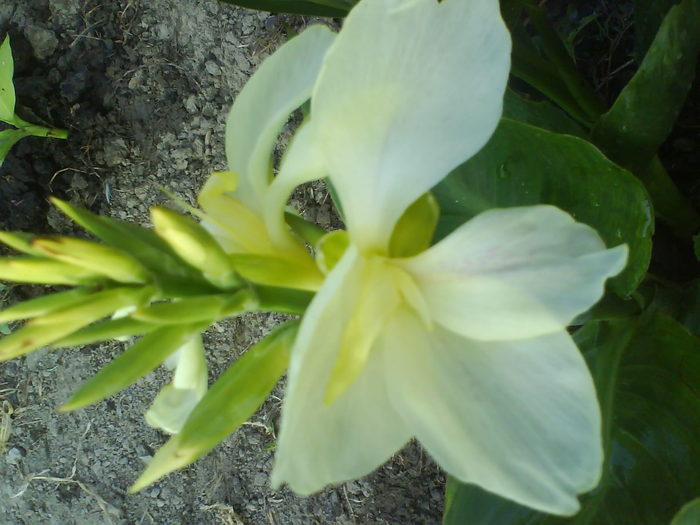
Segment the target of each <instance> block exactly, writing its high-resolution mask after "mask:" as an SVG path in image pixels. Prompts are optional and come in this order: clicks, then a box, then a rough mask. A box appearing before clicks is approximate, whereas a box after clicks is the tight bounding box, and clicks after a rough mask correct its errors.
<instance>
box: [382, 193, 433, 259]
mask: <svg viewBox="0 0 700 525" xmlns="http://www.w3.org/2000/svg"><path fill="white" fill-rule="evenodd" d="M439 218H440V206H439V205H438V203H437V200H436V199H435V196H434V195H433V194H432V193H430V192H427V193H424V194H423V195H422V196H421V197H420V198H418V200H416V201H415V202H414V203H413V204H411V205H410V206H409V207H408V208H407V209H406V211H404V212H403V215H401V217H399V220H398V221H397V223H396V226H394V231H393V232H392V234H391V240H390V242H389V253H390V254H391V256H392V257H411V256H413V255H416V254H418V253H420V252H422V251H424V250H426V249H428V247H430V241H431V240H432V239H433V235H434V234H435V228H436V226H437V222H438V219H439Z"/></svg>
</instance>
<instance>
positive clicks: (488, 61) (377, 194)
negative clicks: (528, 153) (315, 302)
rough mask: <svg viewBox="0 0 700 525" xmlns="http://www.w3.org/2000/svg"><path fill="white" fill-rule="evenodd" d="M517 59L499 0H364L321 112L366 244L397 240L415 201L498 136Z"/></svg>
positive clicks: (321, 130) (332, 64)
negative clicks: (405, 214) (513, 61)
mask: <svg viewBox="0 0 700 525" xmlns="http://www.w3.org/2000/svg"><path fill="white" fill-rule="evenodd" d="M509 69H510V38H509V34H508V31H507V30H506V27H505V25H504V24H503V21H502V20H501V17H500V12H499V5H498V2H497V1H496V0H468V1H466V0H443V1H442V2H437V1H436V0H364V1H362V2H360V3H359V4H357V6H356V7H355V8H354V9H353V10H352V11H351V12H350V14H349V16H348V17H347V19H346V21H345V25H344V26H343V29H342V31H341V32H340V34H339V35H338V37H337V38H336V40H335V42H334V44H333V45H332V47H331V48H330V50H329V52H328V54H327V56H326V58H325V60H324V64H323V68H322V70H321V73H320V74H319V77H318V82H317V84H316V86H315V88H314V92H313V95H312V99H311V122H312V124H313V126H314V128H315V133H316V140H317V142H318V144H319V145H320V149H321V151H322V153H323V155H324V156H325V162H326V167H327V171H328V173H329V176H330V178H331V180H332V182H333V184H334V185H335V187H336V189H337V190H338V194H339V195H340V200H341V201H342V205H343V209H344V210H345V216H346V217H345V218H346V220H347V225H348V229H349V231H350V234H351V236H352V237H353V238H354V239H357V241H356V242H359V243H361V244H362V247H363V248H367V249H377V250H379V251H380V252H381V251H384V250H386V249H387V243H388V241H389V235H390V233H391V231H392V229H393V226H394V224H395V222H396V221H397V220H398V218H399V217H400V216H401V214H402V213H403V211H404V210H405V209H406V208H407V207H408V206H409V205H410V204H411V203H412V202H414V201H415V200H416V199H417V198H418V197H420V195H422V194H423V193H425V192H426V191H428V190H429V189H430V188H431V187H432V186H434V185H435V184H436V183H437V182H439V181H440V180H441V179H442V178H443V177H445V176H446V175H447V173H448V172H449V171H450V170H451V169H453V168H454V167H455V166H457V165H458V164H460V163H462V162H464V161H465V160H466V159H467V158H469V157H470V156H472V155H473V154H474V153H476V152H477V151H478V150H479V149H480V148H481V147H482V146H483V145H484V144H485V143H486V141H487V140H488V138H489V137H490V136H491V134H492V133H493V131H494V129H495V128H496V125H497V123H498V120H499V118H500V116H501V110H502V99H503V92H504V89H505V86H506V81H507V78H508V72H509Z"/></svg>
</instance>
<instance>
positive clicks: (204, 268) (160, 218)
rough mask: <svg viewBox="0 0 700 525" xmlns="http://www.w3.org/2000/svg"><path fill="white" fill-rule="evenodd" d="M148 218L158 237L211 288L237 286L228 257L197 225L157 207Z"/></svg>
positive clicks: (236, 279) (192, 221)
mask: <svg viewBox="0 0 700 525" xmlns="http://www.w3.org/2000/svg"><path fill="white" fill-rule="evenodd" d="M151 218H152V220H153V224H154V226H155V229H156V232H157V233H158V235H159V236H160V237H161V238H162V239H163V240H164V241H165V242H166V243H167V244H168V245H170V247H171V248H172V249H173V251H174V252H175V253H176V254H177V255H178V256H179V257H180V258H181V259H182V260H184V261H186V262H187V263H188V264H189V265H191V266H193V267H195V268H197V269H198V270H200V271H201V272H202V273H203V275H204V277H205V278H206V279H207V280H208V281H209V282H211V283H212V284H213V285H214V286H217V287H219V288H223V289H227V288H231V287H234V286H236V285H238V284H240V279H239V278H238V276H236V272H235V271H234V268H233V265H232V264H231V260H230V259H229V257H228V255H227V254H226V253H225V252H224V250H223V248H221V246H220V245H219V243H218V242H217V241H216V239H214V237H213V236H212V235H211V233H209V232H208V231H207V230H205V229H204V228H203V227H202V226H201V225H200V224H199V223H197V222H196V221H194V220H192V219H190V218H189V217H186V216H185V215H182V214H181V213H177V212H174V211H172V210H169V209H167V208H161V207H157V206H156V207H154V208H152V209H151Z"/></svg>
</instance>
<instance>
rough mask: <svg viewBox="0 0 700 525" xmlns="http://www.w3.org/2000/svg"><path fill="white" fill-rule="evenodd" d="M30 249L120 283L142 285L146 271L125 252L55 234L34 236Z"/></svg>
mask: <svg viewBox="0 0 700 525" xmlns="http://www.w3.org/2000/svg"><path fill="white" fill-rule="evenodd" d="M31 245H32V248H34V249H36V250H38V251H39V252H40V253H41V254H42V255H43V256H45V257H48V258H51V259H56V260H58V261H62V262H64V263H67V264H72V265H73V266H77V267H80V268H85V269H86V270H89V271H92V272H95V273H98V274H102V275H104V276H105V277H108V278H109V279H112V280H114V281H118V282H121V283H129V284H143V283H146V282H148V281H149V280H150V277H149V275H148V272H147V271H146V269H145V268H144V267H143V266H142V265H141V263H139V262H138V261H137V260H136V259H134V258H132V257H131V256H130V255H128V253H127V252H125V251H121V250H117V249H115V248H111V247H109V246H104V245H103V244H97V243H94V242H90V241H84V240H82V239H74V238H71V237H61V236H58V235H54V236H46V237H37V238H35V239H33V240H32V243H31Z"/></svg>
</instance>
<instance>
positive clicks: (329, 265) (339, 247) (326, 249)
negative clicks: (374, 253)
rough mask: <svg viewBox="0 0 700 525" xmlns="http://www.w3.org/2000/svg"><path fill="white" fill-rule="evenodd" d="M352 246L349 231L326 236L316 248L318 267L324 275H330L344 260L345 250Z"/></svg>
mask: <svg viewBox="0 0 700 525" xmlns="http://www.w3.org/2000/svg"><path fill="white" fill-rule="evenodd" d="M348 246H350V238H349V236H348V232H347V230H334V231H332V232H328V233H327V234H326V235H324V236H323V237H322V238H321V239H320V240H319V241H318V243H317V244H316V245H315V246H314V249H315V250H316V265H317V266H318V267H319V268H320V269H321V271H322V272H323V273H324V274H328V273H330V271H331V270H332V269H333V268H334V267H335V265H336V264H338V262H339V261H340V259H342V258H343V255H344V254H345V250H347V249H348Z"/></svg>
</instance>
